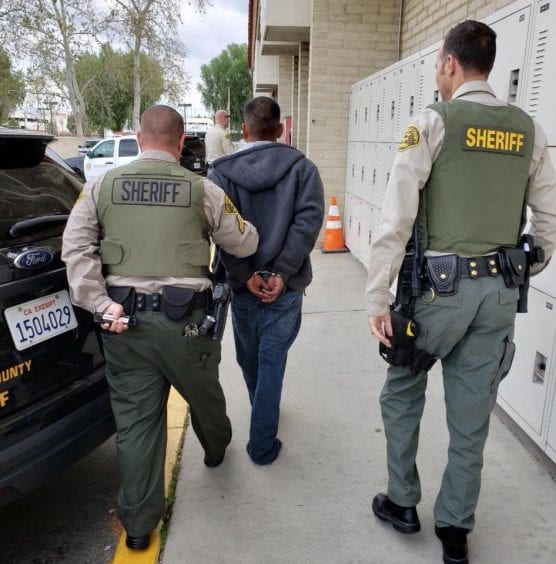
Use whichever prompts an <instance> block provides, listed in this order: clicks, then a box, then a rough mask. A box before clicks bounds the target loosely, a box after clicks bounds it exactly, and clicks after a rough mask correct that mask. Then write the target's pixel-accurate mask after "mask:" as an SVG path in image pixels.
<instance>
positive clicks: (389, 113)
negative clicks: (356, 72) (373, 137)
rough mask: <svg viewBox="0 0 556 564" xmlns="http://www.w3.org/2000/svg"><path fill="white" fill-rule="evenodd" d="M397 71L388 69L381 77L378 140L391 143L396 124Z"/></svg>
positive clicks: (396, 69)
mask: <svg viewBox="0 0 556 564" xmlns="http://www.w3.org/2000/svg"><path fill="white" fill-rule="evenodd" d="M398 73H399V69H398V68H397V67H394V68H392V67H390V69H389V70H388V72H386V73H385V74H384V75H383V76H382V87H381V99H382V102H381V106H382V112H381V116H380V130H379V136H378V140H379V141H383V142H386V143H391V142H392V141H393V140H394V126H395V124H396V103H397V95H396V85H397V83H398Z"/></svg>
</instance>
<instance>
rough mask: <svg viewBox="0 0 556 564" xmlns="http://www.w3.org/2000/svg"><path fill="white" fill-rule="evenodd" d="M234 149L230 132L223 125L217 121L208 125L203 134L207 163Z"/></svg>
mask: <svg viewBox="0 0 556 564" xmlns="http://www.w3.org/2000/svg"><path fill="white" fill-rule="evenodd" d="M234 149H235V147H234V144H233V143H232V140H231V139H230V133H229V132H228V131H227V130H226V128H225V127H224V126H223V125H220V124H219V123H217V124H216V125H214V126H213V127H210V128H209V129H208V131H207V133H206V135H205V150H206V153H207V163H209V164H210V163H211V162H212V161H214V160H216V159H217V158H218V157H223V156H224V155H227V154H228V153H231V152H232V151H233V150H234Z"/></svg>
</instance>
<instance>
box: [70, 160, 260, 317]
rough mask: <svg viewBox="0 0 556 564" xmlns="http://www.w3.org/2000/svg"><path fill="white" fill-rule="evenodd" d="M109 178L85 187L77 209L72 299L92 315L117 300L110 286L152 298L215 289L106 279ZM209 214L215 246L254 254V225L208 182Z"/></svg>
mask: <svg viewBox="0 0 556 564" xmlns="http://www.w3.org/2000/svg"><path fill="white" fill-rule="evenodd" d="M138 159H156V160H163V161H170V162H176V159H175V158H174V157H173V156H172V155H170V154H169V153H165V152H161V151H145V152H144V153H142V154H141V155H140V156H139V157H138ZM103 178H104V175H101V176H99V177H97V178H95V179H94V180H93V181H92V182H88V183H87V184H85V187H84V188H83V192H82V194H81V196H80V197H79V199H78V200H77V202H76V203H75V206H74V207H73V210H72V211H71V214H70V217H69V219H68V223H67V226H66V229H65V231H64V239H63V248H62V259H63V260H64V261H65V263H66V266H67V276H68V281H69V286H70V294H71V299H72V301H73V303H74V304H76V305H78V306H80V307H82V308H84V309H87V310H89V311H104V310H105V309H106V308H107V307H108V306H109V305H110V304H112V303H113V302H112V300H111V299H110V298H109V297H108V294H107V292H106V286H107V285H108V286H111V285H113V286H133V287H135V288H136V290H137V291H138V292H144V293H146V294H151V293H156V292H160V290H161V288H162V287H163V286H180V287H184V288H192V289H194V290H196V291H202V290H206V289H207V288H210V287H211V282H210V280H209V279H208V278H176V277H170V276H167V277H154V278H153V277H140V276H134V277H124V276H115V275H109V276H108V277H107V278H106V279H105V278H104V276H103V275H102V262H101V258H100V255H99V248H100V225H99V221H98V216H97V202H98V196H99V192H100V186H101V184H102V180H103ZM203 182H204V188H205V190H204V192H205V194H204V208H205V215H206V217H207V220H208V223H209V225H210V227H211V229H212V230H211V232H210V236H211V238H212V240H213V242H214V243H215V244H216V245H218V246H220V247H222V248H223V249H224V250H225V251H226V252H228V253H230V254H232V255H234V256H237V257H239V258H242V257H247V256H249V255H252V254H253V253H254V252H255V251H256V249H257V244H258V242H259V235H258V233H257V230H256V229H255V227H254V226H253V225H251V224H250V223H248V222H247V221H244V220H243V218H242V217H241V216H240V215H239V214H238V213H237V210H236V209H235V207H234V206H233V205H230V203H229V202H230V200H228V204H227V205H225V194H224V191H223V190H222V189H220V188H219V187H218V186H216V184H214V183H213V182H211V181H210V180H207V179H206V178H205V179H203Z"/></svg>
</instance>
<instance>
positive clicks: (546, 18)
mask: <svg viewBox="0 0 556 564" xmlns="http://www.w3.org/2000/svg"><path fill="white" fill-rule="evenodd" d="M534 10H535V14H534V17H535V21H534V27H533V41H532V46H531V57H530V60H531V62H530V67H529V73H528V76H527V84H526V92H525V105H524V107H525V109H526V110H527V112H529V114H530V115H531V116H532V117H534V118H535V119H537V120H538V122H539V123H540V124H541V125H542V127H543V129H544V131H545V132H546V135H547V137H548V144H549V145H556V104H554V89H555V88H556V76H555V73H554V60H555V58H556V37H555V36H556V4H555V3H554V2H546V1H543V2H540V1H538V0H537V2H535V5H534Z"/></svg>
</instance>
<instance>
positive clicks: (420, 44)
mask: <svg viewBox="0 0 556 564" xmlns="http://www.w3.org/2000/svg"><path fill="white" fill-rule="evenodd" d="M514 1H515V0H496V1H495V2H493V1H492V0H449V1H448V2H443V1H441V0H404V3H403V15H402V33H401V41H400V45H401V57H400V58H401V59H403V58H404V57H407V56H408V55H411V54H412V53H415V52H416V51H419V49H423V48H424V47H427V46H428V45H431V44H432V43H435V42H436V41H439V40H440V39H442V37H443V35H444V33H445V32H446V31H447V30H448V29H449V28H450V27H452V26H453V25H455V24H457V23H459V22H460V21H463V20H466V19H472V20H482V19H484V18H485V17H486V16H488V15H489V14H492V13H493V12H495V11H496V10H499V9H500V8H503V7H504V6H507V5H508V4H511V3H512V2H514Z"/></svg>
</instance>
